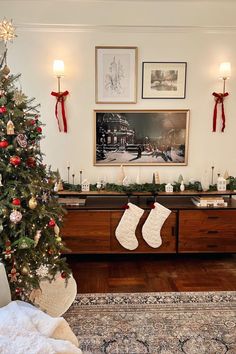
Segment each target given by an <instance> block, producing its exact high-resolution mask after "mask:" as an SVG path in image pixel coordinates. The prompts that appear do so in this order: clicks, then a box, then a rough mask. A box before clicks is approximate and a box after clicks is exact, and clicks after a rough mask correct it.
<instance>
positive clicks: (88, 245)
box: [61, 210, 110, 253]
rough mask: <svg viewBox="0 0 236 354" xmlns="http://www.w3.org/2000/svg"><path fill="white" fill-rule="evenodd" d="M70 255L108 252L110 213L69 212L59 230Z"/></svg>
mask: <svg viewBox="0 0 236 354" xmlns="http://www.w3.org/2000/svg"><path fill="white" fill-rule="evenodd" d="M61 234H62V236H63V240H64V241H65V244H66V247H67V248H69V249H70V251H71V252H72V253H103V252H107V251H109V250H110V212H109V211H86V210H69V211H68V214H66V216H65V220H64V224H63V228H62V230H61Z"/></svg>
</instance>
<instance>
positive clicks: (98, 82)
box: [95, 46, 138, 103]
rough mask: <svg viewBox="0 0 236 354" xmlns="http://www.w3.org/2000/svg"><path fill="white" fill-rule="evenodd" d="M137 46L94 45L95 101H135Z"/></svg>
mask: <svg viewBox="0 0 236 354" xmlns="http://www.w3.org/2000/svg"><path fill="white" fill-rule="evenodd" d="M137 57H138V48H137V47H122V46H114V47H113V46H96V47H95V98H96V103H136V102H137Z"/></svg>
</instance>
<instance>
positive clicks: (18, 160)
mask: <svg viewBox="0 0 236 354" xmlns="http://www.w3.org/2000/svg"><path fill="white" fill-rule="evenodd" d="M10 163H11V164H12V165H13V166H18V165H20V163H21V158H20V157H19V156H16V155H15V156H12V157H10Z"/></svg>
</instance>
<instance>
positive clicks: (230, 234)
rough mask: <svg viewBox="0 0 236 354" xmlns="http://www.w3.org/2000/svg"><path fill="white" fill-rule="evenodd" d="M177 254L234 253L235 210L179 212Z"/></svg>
mask: <svg viewBox="0 0 236 354" xmlns="http://www.w3.org/2000/svg"><path fill="white" fill-rule="evenodd" d="M178 250H179V252H180V253H182V252H236V210H205V209H204V210H194V211H193V210H184V211H183V210H181V211H180V212H179V249H178Z"/></svg>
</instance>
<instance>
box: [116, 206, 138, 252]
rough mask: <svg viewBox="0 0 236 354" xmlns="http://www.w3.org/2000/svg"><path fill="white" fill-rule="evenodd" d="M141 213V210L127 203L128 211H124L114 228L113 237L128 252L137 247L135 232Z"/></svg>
mask: <svg viewBox="0 0 236 354" xmlns="http://www.w3.org/2000/svg"><path fill="white" fill-rule="evenodd" d="M143 213H144V210H143V209H141V208H139V207H138V206H137V205H135V204H132V203H128V209H126V210H125V212H124V214H123V215H122V218H121V219H120V222H119V225H118V226H117V228H116V231H115V235H116V238H117V240H118V241H119V242H120V244H121V246H123V247H124V248H127V249H128V250H135V248H137V247H138V240H137V238H136V236H135V230H136V227H137V225H138V223H139V220H140V218H141V216H142V215H143Z"/></svg>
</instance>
